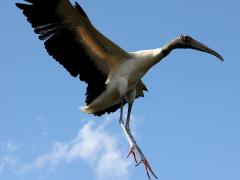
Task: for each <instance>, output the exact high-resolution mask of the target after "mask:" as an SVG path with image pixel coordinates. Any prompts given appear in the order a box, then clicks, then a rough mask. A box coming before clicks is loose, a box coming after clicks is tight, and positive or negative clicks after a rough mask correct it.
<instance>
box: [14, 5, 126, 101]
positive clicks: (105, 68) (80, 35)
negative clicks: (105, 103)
mask: <svg viewBox="0 0 240 180" xmlns="http://www.w3.org/2000/svg"><path fill="white" fill-rule="evenodd" d="M25 1H27V2H28V3H29V4H21V3H16V6H17V7H18V8H20V9H22V10H23V14H24V15H25V16H26V17H27V20H28V21H29V22H30V23H31V24H32V27H33V28H34V32H35V33H37V34H39V38H40V39H41V40H43V41H44V44H45V47H46V49H47V51H48V53H49V55H51V56H52V57H53V58H54V59H56V61H58V62H59V63H60V64H61V65H63V66H64V67H65V68H66V70H67V71H68V72H69V73H70V74H71V75H72V76H74V77H78V76H79V78H80V80H82V81H85V82H86V83H87V84H88V87H87V92H86V96H87V97H86V103H87V104H89V103H91V102H92V101H93V100H94V99H95V98H96V97H97V96H98V95H100V94H101V93H102V92H103V91H104V90H105V82H106V79H107V76H108V74H109V73H111V70H112V69H114V68H115V67H117V66H118V65H119V64H120V63H121V61H123V60H124V59H128V58H129V55H128V53H126V52H125V51H124V50H123V49H121V48H120V47H119V46H117V45H116V44H114V43H113V42H112V41H110V40H109V39H108V38H106V37H105V36H103V35H102V34H101V33H100V32H99V31H98V30H97V29H95V27H94V26H93V25H92V24H91V22H90V20H89V19H88V17H87V15H86V13H85V12H84V11H83V9H82V8H81V7H80V5H79V4H77V3H76V5H75V6H73V5H72V4H71V3H70V2H69V0H25Z"/></svg>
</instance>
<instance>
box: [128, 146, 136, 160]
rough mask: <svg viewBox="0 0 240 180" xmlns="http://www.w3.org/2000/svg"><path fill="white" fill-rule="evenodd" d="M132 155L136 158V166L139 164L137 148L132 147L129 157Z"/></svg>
mask: <svg viewBox="0 0 240 180" xmlns="http://www.w3.org/2000/svg"><path fill="white" fill-rule="evenodd" d="M131 154H132V155H133V158H134V160H135V162H136V164H138V161H137V158H138V153H137V151H136V148H135V147H134V146H132V147H131V148H130V151H129V153H128V155H127V157H129V156H130V155H131Z"/></svg>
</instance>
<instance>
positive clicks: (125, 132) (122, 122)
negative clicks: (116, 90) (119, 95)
mask: <svg viewBox="0 0 240 180" xmlns="http://www.w3.org/2000/svg"><path fill="white" fill-rule="evenodd" d="M123 102H124V99H122V101H121V109H120V119H119V123H120V125H121V127H122V129H123V132H124V134H125V136H126V137H127V140H128V142H129V145H130V151H129V153H128V155H127V157H129V156H130V155H131V154H133V157H134V160H135V162H136V164H138V161H137V152H136V150H135V147H134V145H133V142H132V141H131V139H130V137H129V135H128V133H127V131H126V128H125V125H124V121H123Z"/></svg>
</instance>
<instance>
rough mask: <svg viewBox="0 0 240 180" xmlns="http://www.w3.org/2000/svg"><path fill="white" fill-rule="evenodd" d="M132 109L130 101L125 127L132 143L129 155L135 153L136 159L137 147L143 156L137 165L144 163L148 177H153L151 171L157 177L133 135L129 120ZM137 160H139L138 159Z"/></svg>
mask: <svg viewBox="0 0 240 180" xmlns="http://www.w3.org/2000/svg"><path fill="white" fill-rule="evenodd" d="M131 110H132V103H129V104H128V114H127V121H126V126H125V129H126V131H127V132H126V133H127V134H128V136H127V137H128V138H129V142H130V145H131V150H130V152H129V155H130V154H131V153H133V155H134V158H135V159H136V157H135V155H136V150H135V148H136V149H137V151H138V153H139V154H140V156H141V159H140V162H139V163H137V165H136V166H138V165H139V164H141V163H143V165H144V168H145V171H146V173H147V176H148V178H149V179H151V178H150V175H149V171H150V173H151V174H152V175H153V176H154V177H155V178H156V179H157V176H156V175H155V173H154V172H153V170H152V168H151V166H150V164H149V163H148V161H147V159H146V157H145V156H144V154H143V152H142V150H141V149H140V148H139V146H138V145H137V143H136V141H135V139H134V137H133V135H132V133H131V131H130V126H129V122H130V118H131ZM132 149H133V152H131V151H132ZM136 162H137V161H136Z"/></svg>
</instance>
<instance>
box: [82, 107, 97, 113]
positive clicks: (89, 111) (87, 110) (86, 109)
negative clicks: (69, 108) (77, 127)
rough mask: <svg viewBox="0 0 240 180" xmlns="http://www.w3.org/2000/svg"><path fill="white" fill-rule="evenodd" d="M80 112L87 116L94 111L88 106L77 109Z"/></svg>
mask: <svg viewBox="0 0 240 180" xmlns="http://www.w3.org/2000/svg"><path fill="white" fill-rule="evenodd" d="M79 109H80V111H82V112H84V113H87V114H93V113H94V111H93V110H92V109H91V108H90V107H89V106H82V107H80V108H79Z"/></svg>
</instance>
